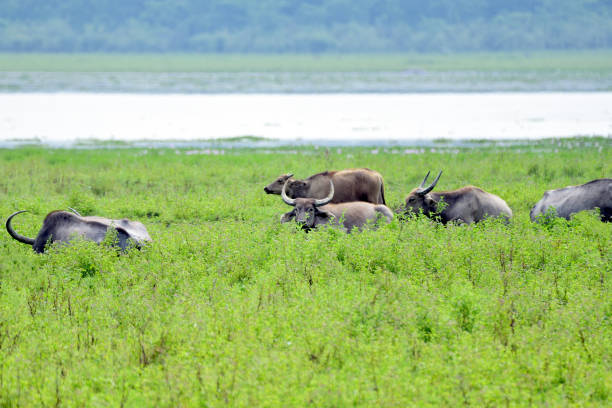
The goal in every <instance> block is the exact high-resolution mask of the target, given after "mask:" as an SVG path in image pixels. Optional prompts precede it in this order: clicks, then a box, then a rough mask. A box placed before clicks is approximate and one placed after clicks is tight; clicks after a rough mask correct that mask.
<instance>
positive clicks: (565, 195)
mask: <svg viewBox="0 0 612 408" xmlns="http://www.w3.org/2000/svg"><path fill="white" fill-rule="evenodd" d="M595 208H599V214H600V216H601V219H602V221H608V222H610V221H612V179H598V180H593V181H589V182H588V183H586V184H582V185H580V186H569V187H565V188H560V189H558V190H548V191H547V192H545V193H544V197H542V199H541V200H540V201H538V202H537V203H536V205H534V206H533V208H532V209H531V212H530V213H529V215H530V216H531V220H532V221H535V220H536V219H537V218H538V217H539V216H541V215H544V214H546V212H547V211H548V210H554V211H555V212H556V215H557V216H559V217H563V218H565V219H569V218H570V216H571V215H572V214H575V213H577V212H580V211H584V210H593V209H595Z"/></svg>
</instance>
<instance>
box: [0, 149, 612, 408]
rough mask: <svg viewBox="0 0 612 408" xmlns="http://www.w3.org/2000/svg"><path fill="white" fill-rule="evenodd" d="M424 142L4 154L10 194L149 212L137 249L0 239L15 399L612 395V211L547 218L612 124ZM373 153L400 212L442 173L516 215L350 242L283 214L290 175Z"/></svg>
mask: <svg viewBox="0 0 612 408" xmlns="http://www.w3.org/2000/svg"><path fill="white" fill-rule="evenodd" d="M587 143H589V146H587V145H585V143H584V141H576V142H575V143H572V145H573V147H572V148H567V147H564V146H566V145H557V144H556V142H551V143H548V144H543V145H539V146H537V147H532V148H525V147H524V146H523V147H521V148H520V150H518V148H504V147H499V146H495V147H492V148H489V147H482V148H476V149H472V150H461V151H458V152H450V151H440V150H439V149H438V150H437V151H434V152H430V151H427V152H426V153H424V154H420V155H412V154H403V152H401V151H399V152H397V154H394V153H392V152H391V151H388V152H385V151H384V150H382V149H378V150H377V153H376V154H374V153H373V151H372V150H370V149H364V148H355V149H346V148H343V149H342V150H341V151H338V150H337V149H332V150H330V151H327V152H326V151H325V149H313V148H304V149H303V150H302V151H301V152H299V153H298V154H288V153H287V152H282V151H276V152H272V153H266V152H260V151H256V150H236V151H233V150H228V151H226V152H225V154H223V155H216V156H215V155H187V154H186V151H185V150H178V151H175V150H166V149H160V150H147V151H144V150H138V149H120V150H105V149H97V150H96V149H94V150H45V149H41V148H21V149H16V150H0V163H1V165H0V169H1V171H2V174H1V175H2V177H0V198H1V199H0V209H1V214H3V216H4V217H6V216H7V215H9V214H10V213H11V212H13V211H15V210H18V209H27V210H29V211H30V213H28V214H23V215H20V216H19V217H18V218H15V220H14V223H13V225H14V227H15V228H16V229H17V230H18V231H19V232H21V233H22V234H25V235H28V236H34V235H35V234H36V232H37V229H38V228H39V227H40V225H41V222H42V219H43V217H44V215H45V214H46V213H47V212H48V211H50V210H54V209H65V208H66V207H68V206H71V207H75V208H76V209H78V210H79V211H80V212H82V213H84V214H97V215H103V216H108V217H128V218H132V219H138V220H141V221H142V222H144V223H145V224H146V225H147V227H148V229H149V232H150V233H151V236H152V237H153V239H154V242H153V243H152V244H151V245H150V246H149V247H147V248H146V249H144V250H142V251H136V250H134V251H130V252H128V253H127V254H124V255H121V256H118V254H117V252H116V251H115V250H113V249H112V248H108V247H106V246H97V245H95V244H91V243H87V242H79V243H75V244H74V245H71V246H66V247H57V248H53V249H51V250H50V251H49V253H48V254H45V255H36V254H34V253H33V252H32V250H31V249H30V248H28V247H27V246H25V245H22V244H19V243H18V242H16V241H14V240H12V239H11V238H10V237H9V236H8V234H6V233H3V234H0V283H1V285H0V401H1V402H2V404H3V405H6V406H14V405H26V406H32V405H44V406H48V405H69V406H73V405H86V406H108V405H113V406H119V405H126V406H194V405H199V406H226V405H234V406H245V405H251V406H304V405H308V404H312V405H315V406H347V405H360V406H425V405H438V406H439V405H445V406H458V405H474V406H501V405H509V406H527V405H546V406H564V405H587V406H589V405H590V406H604V405H608V404H609V403H610V400H611V398H612V395H610V389H611V388H612V370H610V367H611V360H610V358H611V356H612V346H611V344H612V342H611V341H610V340H611V338H612V324H611V322H612V320H611V319H612V296H611V295H610V294H611V291H610V289H611V286H610V279H611V278H612V225H611V224H604V223H601V222H599V220H598V219H597V218H596V216H595V215H594V214H590V213H583V214H579V215H578V216H577V217H575V218H574V219H573V220H572V221H570V222H566V221H562V220H559V221H557V222H552V223H549V224H546V225H538V224H533V223H531V222H530V221H529V217H528V212H529V208H530V207H531V205H532V204H533V203H534V202H535V201H537V200H538V199H539V198H540V197H541V195H542V194H543V192H544V190H546V189H550V188H558V187H562V186H565V185H569V184H578V183H582V182H586V181H588V180H591V179H594V178H599V177H610V176H611V175H612V146H611V143H610V140H609V139H596V140H595V141H593V142H587ZM360 166H367V167H371V168H374V169H376V170H378V171H380V172H381V173H382V174H383V175H384V177H385V185H386V186H385V193H386V197H387V200H388V202H389V205H390V206H396V205H399V204H400V203H401V201H402V199H403V197H404V196H405V194H406V193H407V192H408V191H409V190H410V189H411V188H413V187H414V186H415V185H417V184H418V183H419V182H420V180H421V179H422V177H423V175H424V173H425V172H426V171H427V170H428V169H431V170H436V169H444V170H445V172H444V175H443V177H442V178H441V180H440V182H439V187H438V188H439V189H441V190H442V189H451V188H457V187H460V186H463V185H465V184H474V185H477V186H480V187H482V188H484V189H486V190H487V191H490V192H492V193H495V194H498V195H500V196H501V197H502V198H504V199H505V200H506V201H507V202H508V204H509V205H510V206H511V207H512V209H513V210H514V213H515V217H514V219H513V220H512V222H511V223H510V224H509V225H505V224H503V223H501V222H496V221H494V220H489V221H486V222H484V223H482V224H478V225H474V226H467V227H466V226H454V225H450V226H448V227H444V226H441V225H438V224H434V223H432V222H430V221H429V220H427V219H423V218H418V219H413V220H409V221H407V222H398V221H397V220H395V221H394V222H393V223H391V224H389V225H386V226H383V227H381V228H379V229H378V230H368V231H364V232H363V233H355V234H351V235H346V234H344V233H342V232H340V231H338V230H335V229H326V228H324V229H322V230H320V231H315V232H312V233H309V234H305V233H303V232H302V231H298V230H297V229H296V228H295V226H294V225H291V224H282V225H281V224H279V222H278V218H279V216H280V214H281V213H283V212H285V211H287V208H288V207H287V206H286V205H285V204H283V203H282V201H281V200H280V198H279V197H278V196H267V195H265V194H264V192H263V186H264V185H265V184H267V183H268V182H270V181H272V179H273V178H274V177H276V176H278V175H279V174H281V173H284V172H287V171H291V172H294V173H295V174H296V176H298V177H305V176H308V175H310V174H312V173H314V172H318V171H321V170H324V169H339V168H346V167H360Z"/></svg>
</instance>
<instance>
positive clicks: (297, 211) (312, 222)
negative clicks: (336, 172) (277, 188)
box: [281, 180, 334, 229]
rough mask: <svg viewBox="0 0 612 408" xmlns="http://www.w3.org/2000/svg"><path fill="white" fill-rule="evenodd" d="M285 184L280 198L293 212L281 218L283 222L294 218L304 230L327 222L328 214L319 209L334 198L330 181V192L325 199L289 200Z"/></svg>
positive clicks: (332, 184)
mask: <svg viewBox="0 0 612 408" xmlns="http://www.w3.org/2000/svg"><path fill="white" fill-rule="evenodd" d="M287 184H289V181H287V182H285V185H284V186H283V188H282V190H281V197H282V198H283V201H284V202H285V204H288V205H291V206H293V207H295V208H294V209H293V211H291V212H289V213H287V214H285V215H284V216H283V222H286V221H289V220H290V219H291V218H295V221H296V222H297V223H298V224H300V225H302V226H303V227H305V228H306V229H310V228H314V227H316V226H317V225H319V224H324V223H327V222H328V221H329V218H330V214H329V213H328V212H326V211H323V210H321V209H319V207H322V206H324V205H326V204H328V203H329V202H330V201H331V200H332V198H333V197H334V183H333V182H332V181H331V180H330V181H329V184H330V191H329V195H328V196H327V197H325V198H321V199H316V198H290V197H289V196H288V195H287V191H286V190H287Z"/></svg>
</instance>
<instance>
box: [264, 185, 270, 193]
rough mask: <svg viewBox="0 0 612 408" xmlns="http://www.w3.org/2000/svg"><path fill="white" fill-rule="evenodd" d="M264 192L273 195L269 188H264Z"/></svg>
mask: <svg viewBox="0 0 612 408" xmlns="http://www.w3.org/2000/svg"><path fill="white" fill-rule="evenodd" d="M264 191H265V192H266V194H271V193H272V191H271V190H270V189H269V188H268V186H265V187H264Z"/></svg>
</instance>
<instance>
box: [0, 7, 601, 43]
mask: <svg viewBox="0 0 612 408" xmlns="http://www.w3.org/2000/svg"><path fill="white" fill-rule="evenodd" d="M611 46H612V0H512V1H508V0H430V1H419V0H387V1H381V0H325V1H324V0H259V1H249V0H207V1H202V0H130V1H124V0H106V1H98V0H0V51H18V52H22V51H24V52H30V51H42V52H57V51H63V52H94V51H95V52H105V51H115V52H116V51H118V52H177V51H178V52H315V53H319V52H355V51H362V52H364V51H387V52H388V51H417V52H433V51H435V52H445V51H479V50H527V49H585V48H610V47H611Z"/></svg>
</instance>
